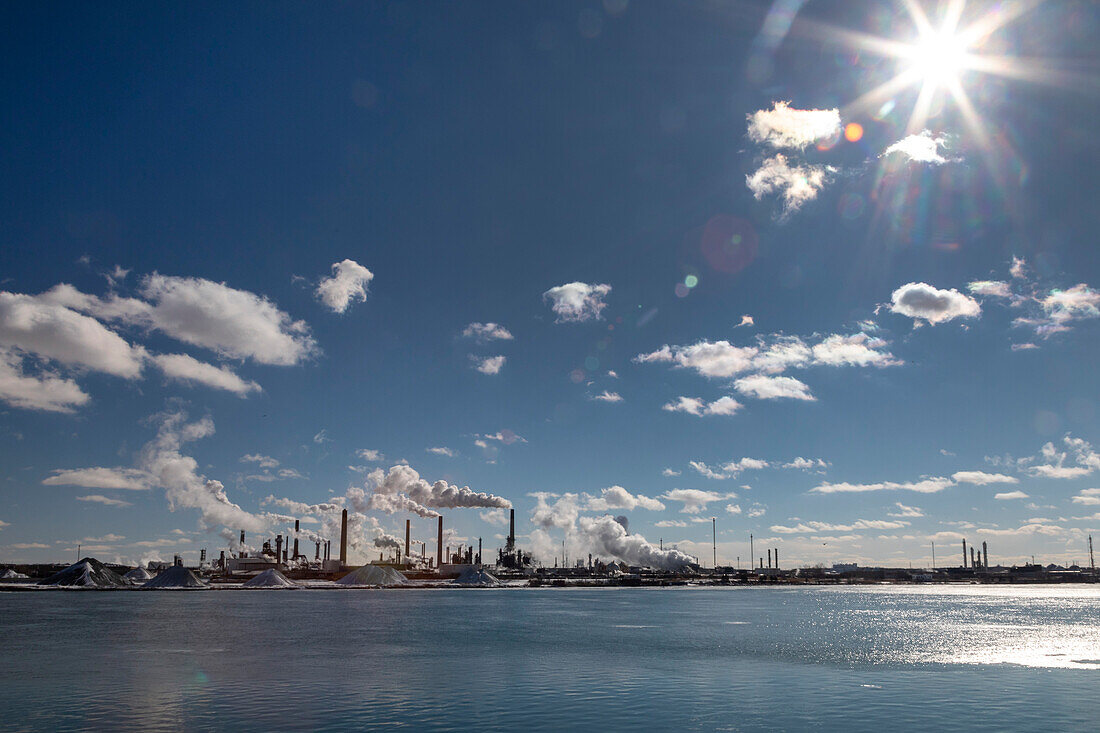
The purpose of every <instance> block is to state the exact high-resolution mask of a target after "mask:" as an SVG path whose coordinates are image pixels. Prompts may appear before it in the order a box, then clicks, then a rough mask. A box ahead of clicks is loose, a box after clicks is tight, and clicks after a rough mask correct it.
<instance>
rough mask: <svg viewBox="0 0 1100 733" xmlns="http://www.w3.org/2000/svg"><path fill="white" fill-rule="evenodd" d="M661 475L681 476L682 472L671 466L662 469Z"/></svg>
mask: <svg viewBox="0 0 1100 733" xmlns="http://www.w3.org/2000/svg"><path fill="white" fill-rule="evenodd" d="M661 475H662V476H668V477H672V476H679V475H680V472H679V471H674V470H673V469H671V468H666V469H664V470H663V471H661Z"/></svg>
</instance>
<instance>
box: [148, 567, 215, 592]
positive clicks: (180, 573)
mask: <svg viewBox="0 0 1100 733" xmlns="http://www.w3.org/2000/svg"><path fill="white" fill-rule="evenodd" d="M141 587H142V588H149V589H151V590H156V589H158V588H206V587H207V586H206V583H203V582H202V581H201V580H199V578H198V576H197V575H195V574H194V573H192V572H191V571H190V570H188V569H187V568H185V567H183V566H182V565H173V566H172V567H170V568H168V569H167V570H163V571H161V573H160V575H158V576H157V577H155V578H153V579H152V580H150V581H149V582H147V583H145V584H144V585H143V586H141Z"/></svg>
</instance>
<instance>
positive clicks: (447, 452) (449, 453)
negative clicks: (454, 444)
mask: <svg viewBox="0 0 1100 733" xmlns="http://www.w3.org/2000/svg"><path fill="white" fill-rule="evenodd" d="M424 450H426V451H428V452H429V453H434V454H435V455H437V456H446V457H447V458H454V457H455V456H457V455H458V452H457V451H454V450H451V449H450V448H446V447H439V448H425V449H424Z"/></svg>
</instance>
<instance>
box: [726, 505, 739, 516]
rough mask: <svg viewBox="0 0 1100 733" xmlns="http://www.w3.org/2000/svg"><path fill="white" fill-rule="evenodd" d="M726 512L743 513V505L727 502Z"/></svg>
mask: <svg viewBox="0 0 1100 733" xmlns="http://www.w3.org/2000/svg"><path fill="white" fill-rule="evenodd" d="M726 513H727V514H740V513H741V507H740V506H738V505H737V504H726Z"/></svg>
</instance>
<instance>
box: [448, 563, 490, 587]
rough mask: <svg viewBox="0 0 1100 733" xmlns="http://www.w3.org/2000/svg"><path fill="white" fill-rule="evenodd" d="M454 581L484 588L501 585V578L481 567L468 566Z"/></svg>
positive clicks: (458, 583)
mask: <svg viewBox="0 0 1100 733" xmlns="http://www.w3.org/2000/svg"><path fill="white" fill-rule="evenodd" d="M454 582H455V583H456V584H457V585H473V586H479V587H482V588H493V587H495V586H498V585H500V581H499V580H497V579H496V578H495V577H494V576H493V575H492V574H491V573H488V572H486V571H484V570H482V569H481V568H467V569H466V570H465V571H464V572H463V573H462V575H460V576H458V577H457V578H455V579H454Z"/></svg>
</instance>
